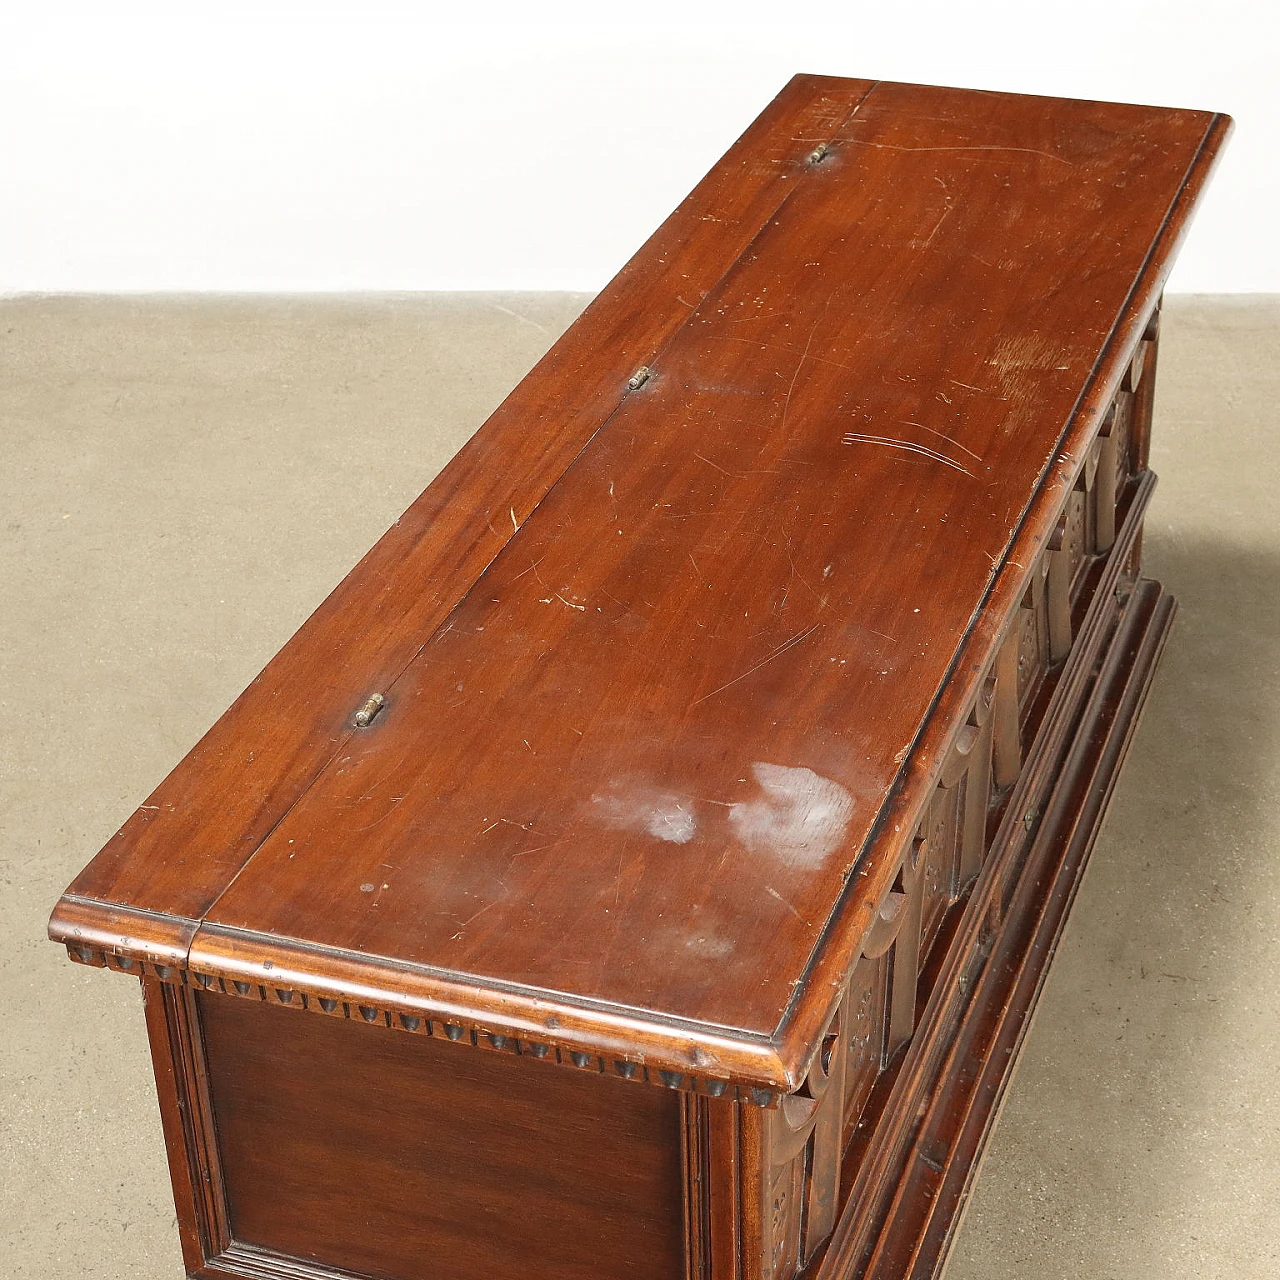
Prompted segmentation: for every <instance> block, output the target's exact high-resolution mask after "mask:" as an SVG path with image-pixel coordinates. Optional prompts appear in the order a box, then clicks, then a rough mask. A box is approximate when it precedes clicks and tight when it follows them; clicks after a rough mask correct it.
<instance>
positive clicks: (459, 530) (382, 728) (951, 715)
mask: <svg viewBox="0 0 1280 1280" xmlns="http://www.w3.org/2000/svg"><path fill="white" fill-rule="evenodd" d="M1226 127H1227V126H1226V122H1225V119H1224V118H1223V117H1220V116H1215V115H1212V114H1209V113H1199V112H1189V111H1175V110H1165V109H1156V108H1148V107H1138V106H1121V105H1115V104H1103V103H1094V102H1082V101H1067V100H1060V99H1049V98H1034V97H1022V96H1014V95H1008V94H993V93H979V92H973V91H964V90H954V89H938V88H922V87H918V86H912V85H902V84H885V83H874V84H873V83H871V82H867V81H856V80H837V79H828V78H823V77H815V76H801V77H797V78H796V79H795V80H793V81H792V82H791V83H790V84H789V85H788V86H787V87H786V89H784V91H783V92H782V93H781V94H780V95H779V96H778V98H777V99H775V100H774V102H773V103H772V104H770V106H769V107H768V108H767V109H766V111H765V112H764V113H763V114H762V115H761V116H760V118H759V119H758V120H757V121H756V122H755V123H754V124H753V125H752V126H751V128H750V129H749V130H748V131H747V132H746V133H745V134H744V135H743V137H742V138H741V139H740V140H739V141H738V142H737V143H736V144H735V145H734V147H733V148H732V149H731V150H730V151H729V153H728V154H727V155H726V156H725V157H724V159H723V160H721V161H720V163H719V164H718V165H717V166H716V167H715V168H714V169H713V170H712V172H711V173H710V174H709V175H708V177H707V178H706V179H704V181H703V182H702V183H701V184H700V185H699V186H698V187H697V188H696V189H695V191H694V192H693V193H692V194H691V195H690V196H689V197H688V199H687V200H686V201H685V202H684V203H683V204H682V205H681V206H680V208H679V209H678V210H677V211H676V212H675V213H674V214H673V215H672V216H671V217H670V218H669V219H668V220H667V222H666V223H665V224H664V225H663V226H662V227H661V228H660V229H659V231H658V232H657V233H656V234H655V236H654V237H653V238H652V239H651V240H650V241H649V242H648V243H647V244H646V245H645V247H644V248H643V249H642V250H641V251H640V252H639V253H638V254H637V256H636V257H635V258H634V259H632V261H631V262H630V263H629V264H628V265H627V266H626V267H625V268H624V269H623V270H622V272H621V273H620V274H619V275H618V277H617V278H616V279H615V280H614V281H613V282H612V283H611V284H610V285H609V287H608V288H607V289H606V290H605V291H604V292H603V293H602V294H601V295H600V296H599V297H598V298H597V299H596V301H595V302H594V303H592V305H591V306H590V307H589V308H588V309H587V311H586V312H585V313H584V314H583V316H582V317H581V319H579V320H578V322H577V323H576V324H575V325H574V326H573V328H572V329H570V330H569V332H568V333H567V334H566V335H565V336H564V337H563V338H562V339H561V340H560V341H559V342H558V343H557V344H556V346H555V347H554V348H553V349H552V351H551V352H550V353H549V354H548V355H547V356H546V357H545V358H544V359H543V360H542V361H541V362H540V364H539V365H538V366H537V368H536V369H535V370H534V371H533V372H532V373H531V374H530V375H529V376H528V377H527V378H526V379H525V380H524V381H523V382H522V383H521V384H520V386H519V387H517V388H516V390H515V391H514V392H513V393H512V394H511V396H510V397H509V398H508V399H507V400H506V402H505V403H504V404H503V405H502V406H501V407H500V408H499V409H498V411H497V412H496V413H495V414H494V415H493V417H492V418H491V419H490V420H489V421H488V422H487V423H486V424H485V426H484V427H483V428H481V430H480V431H479V432H478V433H477V435H476V436H475V437H474V439H473V440H472V441H471V442H470V443H469V444H468V445H467V446H466V447H465V448H464V449H463V450H462V452H461V453H460V454H459V455H458V456H457V458H455V459H454V461H453V462H452V463H450V465H449V466H448V467H447V468H446V469H445V471H444V472H443V473H442V474H441V476H440V477H439V478H438V479H437V480H436V481H435V482H434V483H433V484H432V485H431V486H430V487H429V488H428V489H427V490H426V491H425V492H424V493H423V494H422V496H421V497H420V498H419V499H418V500H417V501H416V502H415V503H414V505H413V506H412V507H411V508H410V509H409V511H408V512H406V513H405V515H404V516H403V517H402V518H401V519H400V520H399V521H397V523H396V524H395V526H394V527H393V528H392V529H391V530H390V531H389V532H388V533H387V534H386V535H385V537H384V538H383V539H382V540H381V541H380V542H379V543H378V544H377V545H376V546H375V547H374V548H373V550H372V551H370V553H369V554H368V555H367V556H366V557H365V559H364V560H363V561H362V562H361V563H360V565H359V566H357V568H356V569H355V570H353V571H352V573H351V574H350V575H349V576H348V577H347V578H346V579H345V580H344V581H343V582H342V583H341V584H340V585H339V586H338V588H337V589H336V590H335V592H334V593H333V594H332V595H331V596H330V597H329V599H328V600H326V601H325V602H324V603H323V604H322V605H321V606H320V608H319V609H318V610H317V611H316V613H315V614H314V615H313V616H312V617H311V619H310V620H309V621H308V622H307V623H306V624H305V626H304V627H303V628H302V629H301V630H300V631H299V632H298V634H297V635H296V636H295V637H294V638H293V639H292V640H291V641H290V642H289V644H288V645H287V646H286V647H285V648H284V649H283V650H282V651H281V653H280V654H279V655H278V656H277V657H276V658H275V659H274V660H273V661H272V662H271V663H270V664H269V665H268V667H267V668H266V669H265V670H264V671H263V673H262V674H261V675H260V676H259V677H258V679H257V680H256V681H255V682H254V683H253V684H252V685H251V686H250V688H249V689H248V690H246V692H245V693H244V694H243V695H242V696H241V698H240V699H239V700H238V701H237V702H236V703H235V704H234V706H233V707H232V708H231V709H230V710H229V711H228V712H227V713H226V714H225V715H224V716H223V717H222V719H221V720H219V722H218V723H217V724H216V725H215V726H214V728H213V729H212V730H210V732H209V733H208V734H207V735H206V736H205V738H204V739H203V740H202V741H201V742H200V743H199V744H198V745H197V746H196V747H195V749H194V750H193V751H192V752H191V754H190V755H189V756H188V757H187V758H186V760H184V761H183V762H182V764H180V765H179V766H178V768H177V769H176V770H175V771H174V772H173V773H172V774H171V775H170V776H169V778H168V779H166V780H165V781H164V782H163V783H162V784H161V786H160V787H159V788H158V789H157V791H156V792H155V793H154V794H153V795H152V796H151V797H150V799H149V800H148V802H147V803H146V804H145V805H144V806H142V807H141V808H139V810H138V811H137V812H136V813H135V814H134V816H133V817H132V818H130V819H129V821H128V822H127V823H126V824H125V826H124V827H123V829H122V830H121V831H120V833H119V834H118V835H117V836H116V837H114V838H113V840H112V841H111V842H110V843H109V844H108V845H107V847H106V848H105V849H104V850H103V851H102V853H101V854H100V855H99V856H98V858H97V859H96V860H95V861H94V862H93V863H92V864H91V865H90V866H89V867H88V868H87V869H86V871H85V872H84V873H83V874H82V875H81V876H80V877H79V878H78V879H77V880H76V882H75V883H74V884H73V885H72V887H71V889H70V890H69V891H68V894H67V895H66V896H65V897H64V899H63V900H62V902H61V903H60V904H59V907H58V909H57V911H56V912H55V916H54V921H53V924H52V926H51V928H52V932H53V934H54V936H55V937H57V938H59V939H60V940H62V941H65V942H67V943H68V944H69V945H72V946H73V947H74V946H77V945H84V946H98V947H103V948H105V949H106V950H107V951H108V952H109V953H110V954H111V955H113V956H115V957H117V958H118V959H120V960H124V961H133V962H137V963H139V964H142V965H157V966H161V967H176V968H179V969H183V970H191V971H196V970H198V971H200V972H201V973H205V974H210V975H220V976H222V977H224V978H230V979H234V980H238V981H243V982H254V983H268V984H276V985H278V986H281V987H283V988H286V989H290V990H293V989H298V990H302V991H310V992H312V993H319V995H320V996H325V995H326V993H327V995H328V998H330V999H333V1000H343V999H345V1000H355V1001H357V1002H359V1001H363V1002H365V1004H364V1005H362V1006H361V1007H368V1008H370V1009H384V1008H393V1009H398V1010H401V1011H410V1012H412V1011H415V1010H416V1011H418V1012H420V1013H422V1014H424V1015H425V1016H433V1015H434V1016H441V1017H451V1018H456V1019H457V1020H458V1022H459V1025H466V1026H468V1027H480V1028H482V1029H483V1030H484V1031H485V1032H486V1033H492V1034H493V1035H497V1036H500V1037H501V1036H513V1037H520V1038H531V1039H538V1038H540V1039H542V1040H546V1039H548V1038H549V1039H551V1040H552V1041H554V1042H556V1043H559V1044H563V1045H566V1046H568V1047H569V1049H571V1050H572V1049H575V1048H576V1049H579V1050H581V1051H583V1052H591V1053H609V1052H616V1053H618V1054H620V1055H622V1056H628V1057H632V1058H638V1059H639V1060H641V1061H646V1062H650V1063H653V1064H655V1065H656V1066H658V1067H666V1068H669V1069H671V1070H681V1069H685V1070H687V1069H694V1070H698V1071H705V1072H706V1073H707V1074H708V1075H711V1076H721V1077H724V1078H727V1079H730V1080H734V1081H741V1082H746V1083H748V1084H755V1085H758V1086H761V1087H765V1088H773V1089H782V1090H785V1089H787V1088H790V1087H794V1085H795V1083H796V1082H797V1081H798V1080H799V1079H800V1078H801V1077H802V1074H803V1065H804V1062H805V1061H806V1059H807V1057H808V1055H809V1054H810V1053H811V1052H812V1050H813V1046H814V1041H815V1036H816V1035H817V1034H818V1032H819V1031H820V1029H821V1025H822V1021H823V1018H824V1016H825V1011H826V1010H827V1009H828V1008H829V1007H830V1002H831V1000H832V998H833V993H834V988H835V985H836V984H835V982H834V980H833V977H832V975H833V974H835V973H836V972H838V971H839V970H840V969H841V967H842V966H843V965H844V964H846V963H847V960H848V957H849V955H850V954H851V952H852V949H853V948H854V947H855V946H856V945H857V943H858V941H859V939H860V938H861V936H862V934H863V933H865V932H866V930H867V928H868V926H869V924H870V923H871V921H872V918H873V914H874V911H875V909H876V903H877V901H878V900H879V898H880V896H881V895H882V894H883V892H884V890H885V889H886V887H887V885H886V882H885V875H886V874H888V873H887V871H886V870H885V869H886V868H888V867H890V865H891V864H892V861H893V857H894V855H895V852H896V851H897V850H899V849H900V848H901V844H902V841H903V840H905V839H906V838H907V828H908V827H909V824H910V821H911V818H912V815H913V812H914V808H918V806H919V803H920V801H921V797H922V796H923V795H924V794H925V792H926V790H927V788H928V787H929V785H930V784H931V781H932V778H933V777H934V776H935V775H936V772H937V769H938V768H939V765H940V754H941V748H942V747H943V746H944V745H945V743H946V742H947V741H948V740H949V738H950V736H951V735H952V734H953V733H954V732H955V730H956V727H957V725H958V723H959V720H958V717H959V715H960V712H961V710H962V708H963V705H964V703H965V700H966V699H967V698H969V697H970V696H971V695H972V692H973V690H974V689H975V688H976V687H977V683H978V681H979V680H980V679H981V677H982V673H983V669H984V667H985V665H986V663H987V662H988V659H989V654H990V649H991V646H992V644H993V643H994V640H995V628H996V626H997V625H998V624H999V622H1000V621H1001V620H1002V619H1003V618H1004V617H1006V616H1007V614H1008V606H1009V602H1011V601H1014V600H1016V599H1017V597H1018V595H1019V594H1020V593H1021V591H1022V589H1023V588H1024V586H1025V573H1026V566H1027V565H1029V564H1030V559H1031V557H1030V555H1029V554H1024V553H1025V552H1027V551H1028V550H1030V549H1034V548H1035V547H1036V546H1038V545H1039V544H1040V543H1042V542H1043V540H1044V538H1045V537H1046V536H1047V521H1048V519H1049V515H1050V513H1051V512H1052V511H1055V510H1056V505H1055V504H1056V501H1057V499H1058V498H1060V496H1061V493H1062V492H1063V489H1064V487H1069V486H1070V484H1071V481H1072V478H1073V475H1074V472H1075V470H1076V469H1077V468H1078V466H1079V464H1080V458H1079V457H1078V456H1076V455H1075V454H1074V453H1073V441H1075V440H1076V439H1077V437H1078V436H1079V433H1082V432H1085V431H1087V430H1088V429H1090V428H1091V427H1093V426H1096V422H1097V416H1098V414H1099V413H1100V412H1101V408H1102V406H1103V404H1104V403H1105V398H1106V396H1107V395H1108V394H1109V390H1110V389H1111V388H1114V385H1115V382H1116V379H1117V378H1118V377H1119V369H1118V366H1116V364H1115V359H1114V356H1115V353H1116V352H1117V351H1118V350H1120V349H1122V348H1123V347H1124V346H1125V345H1126V344H1127V343H1131V341H1132V340H1133V338H1134V335H1135V332H1136V329H1135V326H1138V327H1140V325H1141V323H1142V318H1143V314H1144V312H1145V310H1146V309H1147V308H1148V307H1149V305H1150V303H1151V300H1152V299H1154V297H1155V296H1156V294H1157V292H1158V289H1159V287H1160V283H1161V280H1162V278H1163V274H1164V272H1165V271H1166V269H1167V264H1168V263H1169V261H1170V259H1171V255H1172V252H1173V250H1174V248H1175V247H1176V243H1177V240H1178V238H1179V237H1180V235H1181V232H1182V229H1183V225H1184V222H1185V218H1186V213H1187V210H1188V208H1189V206H1190V203H1191V202H1192V201H1193V199H1194V196H1195V194H1196V192H1197V191H1198V190H1199V188H1200V186H1201V185H1202V184H1203V182H1204V180H1205V178H1206V177H1207V174H1208V170H1209V168H1210V165H1211V162H1212V158H1213V155H1214V153H1215V152H1216V150H1217V147H1218V145H1219V143H1220V142H1221V140H1222V137H1223V136H1224V134H1225V130H1226ZM372 695H378V697H379V698H381V699H382V705H381V706H380V707H379V706H378V699H377V698H374V699H373V702H371V703H370V702H368V700H369V699H370V698H371V697H372ZM366 705H367V709H368V710H369V711H375V710H376V714H375V715H374V716H373V718H372V720H371V721H370V723H368V724H367V725H363V726H361V725H358V724H357V723H356V720H355V716H356V713H357V711H358V710H359V709H360V708H361V707H362V706H366ZM361 718H364V717H361ZM913 807H914V808H913ZM122 967H123V966H122Z"/></svg>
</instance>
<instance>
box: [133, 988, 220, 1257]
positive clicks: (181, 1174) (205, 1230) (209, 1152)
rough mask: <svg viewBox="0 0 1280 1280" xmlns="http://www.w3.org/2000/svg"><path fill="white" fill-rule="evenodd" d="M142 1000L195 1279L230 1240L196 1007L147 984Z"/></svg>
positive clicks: (190, 997)
mask: <svg viewBox="0 0 1280 1280" xmlns="http://www.w3.org/2000/svg"><path fill="white" fill-rule="evenodd" d="M142 996H143V1005H144V1009H145V1012H146V1018H147V1035H148V1037H149V1039H150V1043H151V1063H152V1067H153V1068H154V1070H155V1077H156V1091H157V1094H158V1096H159V1101H160V1118H161V1121H162V1123H163V1126H164V1135H165V1146H166V1147H167V1148H168V1155H169V1174H170V1177H171V1179H172V1181H173V1195H174V1202H175V1206H176V1208H177V1214H178V1229H179V1235H180V1237H181V1240H182V1253H183V1260H184V1261H185V1263H186V1267H187V1270H188V1271H190V1272H192V1273H193V1274H194V1273H196V1272H197V1271H201V1270H202V1269H203V1267H204V1264H205V1263H206V1261H208V1259H210V1258H212V1257H215V1256H216V1255H217V1254H220V1253H222V1252H223V1251H224V1250H225V1249H226V1248H227V1246H228V1245H229V1244H230V1242H231V1231H230V1227H229V1225H228V1216H227V1206H226V1202H225V1200H224V1199H223V1190H222V1172H221V1161H220V1160H219V1158H218V1145H217V1135H216V1130H215V1128H214V1121H213V1110H212V1106H211V1104H210V1100H209V1090H208V1080H207V1077H206V1075H205V1060H204V1045H203V1042H202V1040H201V1035H200V1015H199V1008H198V1005H197V1003H196V998H195V996H194V994H193V993H192V992H191V990H190V989H189V988H187V987H181V986H174V985H170V984H168V983H163V982H159V981H157V980H156V979H153V978H144V979H143V981H142Z"/></svg>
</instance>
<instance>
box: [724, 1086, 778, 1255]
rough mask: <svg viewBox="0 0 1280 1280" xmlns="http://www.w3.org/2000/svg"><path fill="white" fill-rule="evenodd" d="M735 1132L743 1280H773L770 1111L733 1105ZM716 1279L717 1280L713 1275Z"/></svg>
mask: <svg viewBox="0 0 1280 1280" xmlns="http://www.w3.org/2000/svg"><path fill="white" fill-rule="evenodd" d="M734 1111H735V1112H736V1115H737V1129H738V1179H739V1184H738V1185H739V1188H740V1190H739V1198H738V1240H739V1245H738V1247H739V1249H740V1251H741V1258H742V1264H741V1272H740V1273H739V1272H727V1273H726V1274H727V1275H731V1276H737V1275H738V1274H741V1275H742V1276H743V1277H744V1280H756V1277H760V1278H761V1280H774V1272H773V1270H772V1261H771V1260H772V1256H773V1250H772V1240H771V1238H770V1234H769V1215H768V1195H769V1189H770V1188H769V1174H770V1172H771V1170H770V1161H769V1138H770V1133H771V1128H772V1124H771V1122H772V1118H773V1116H774V1115H775V1114H776V1112H773V1111H762V1110H761V1109H760V1108H759V1107H752V1106H748V1105H746V1104H744V1103H741V1102H739V1103H735V1104H734ZM716 1280H719V1275H718V1274H717V1277H716Z"/></svg>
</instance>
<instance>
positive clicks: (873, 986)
mask: <svg viewBox="0 0 1280 1280" xmlns="http://www.w3.org/2000/svg"><path fill="white" fill-rule="evenodd" d="M888 978H889V963H888V958H887V954H882V955H879V956H876V957H875V958H871V957H868V956H865V955H864V956H861V957H859V959H858V963H857V965H856V966H855V967H854V970H853V977H852V978H850V979H849V994H848V995H847V996H846V997H845V1043H846V1046H847V1050H848V1058H847V1059H846V1062H845V1069H844V1140H845V1143H846V1145H847V1144H848V1141H849V1139H850V1138H851V1137H852V1136H853V1133H854V1130H855V1129H856V1128H857V1126H858V1120H859V1118H860V1117H861V1115H862V1109H863V1107H865V1106H866V1104H867V1098H868V1096H869V1095H870V1093H871V1086H872V1085H873V1084H875V1082H876V1077H877V1076H878V1075H879V1074H880V1072H881V1070H882V1069H883V1067H884V1062H885V1019H886V1016H887V1013H888V1005H887V997H888Z"/></svg>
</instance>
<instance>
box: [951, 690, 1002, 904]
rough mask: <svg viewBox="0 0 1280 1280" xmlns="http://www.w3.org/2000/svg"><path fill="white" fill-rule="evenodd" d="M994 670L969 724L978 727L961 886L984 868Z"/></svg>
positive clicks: (966, 812) (972, 756) (967, 784)
mask: <svg viewBox="0 0 1280 1280" xmlns="http://www.w3.org/2000/svg"><path fill="white" fill-rule="evenodd" d="M995 689H996V679H995V675H994V673H992V674H991V675H989V676H988V677H987V679H986V680H984V681H983V683H982V689H981V691H980V692H979V694H978V700H977V701H976V702H975V703H974V705H973V709H972V710H971V711H970V712H969V727H970V728H972V729H973V730H974V731H975V734H976V736H975V738H974V742H973V747H972V748H971V750H970V752H969V767H968V769H967V770H966V771H965V797H964V834H963V835H962V836H961V840H960V870H959V879H960V888H961V889H964V888H965V886H967V885H968V884H969V883H970V882H971V881H972V880H973V879H974V877H975V876H976V875H977V874H978V872H979V871H980V870H981V869H982V861H983V858H984V856H985V854H986V848H987V805H988V803H989V802H990V799H991V731H992V728H993V726H994V723H995V722H994V719H993V717H992V715H991V705H992V700H993V699H994V697H995Z"/></svg>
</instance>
